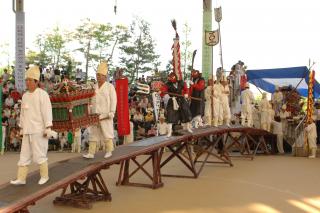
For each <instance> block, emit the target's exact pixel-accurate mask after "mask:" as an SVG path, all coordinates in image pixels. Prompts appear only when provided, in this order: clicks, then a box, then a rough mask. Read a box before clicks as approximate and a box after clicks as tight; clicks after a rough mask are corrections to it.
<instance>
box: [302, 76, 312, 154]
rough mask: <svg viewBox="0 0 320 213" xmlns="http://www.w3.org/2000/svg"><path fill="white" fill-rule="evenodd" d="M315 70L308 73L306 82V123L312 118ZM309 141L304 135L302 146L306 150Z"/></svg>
mask: <svg viewBox="0 0 320 213" xmlns="http://www.w3.org/2000/svg"><path fill="white" fill-rule="evenodd" d="M314 75H315V71H314V70H312V71H311V72H310V73H309V82H308V101H307V117H306V123H309V122H310V121H311V120H312V116H313V113H314V107H313V106H314V94H313V92H314V91H313V86H314V82H315V78H314ZM308 147H309V142H308V140H307V137H305V146H304V148H305V149H306V150H308Z"/></svg>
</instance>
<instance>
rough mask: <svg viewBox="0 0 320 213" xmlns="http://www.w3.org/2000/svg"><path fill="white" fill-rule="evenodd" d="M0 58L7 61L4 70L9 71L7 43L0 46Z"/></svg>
mask: <svg viewBox="0 0 320 213" xmlns="http://www.w3.org/2000/svg"><path fill="white" fill-rule="evenodd" d="M0 50H1V51H0V56H1V58H2V59H5V60H6V61H7V64H6V66H7V67H6V68H7V69H8V70H9V69H10V51H9V50H10V48H9V43H8V42H5V43H3V44H1V45H0Z"/></svg>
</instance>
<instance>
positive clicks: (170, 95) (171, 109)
mask: <svg viewBox="0 0 320 213" xmlns="http://www.w3.org/2000/svg"><path fill="white" fill-rule="evenodd" d="M160 95H161V97H163V98H164V99H166V100H167V104H166V112H167V115H166V121H167V123H168V134H167V136H168V137H170V136H171V135H172V125H173V124H178V123H179V122H181V124H184V126H185V127H186V129H187V130H188V131H189V132H192V130H191V123H190V121H191V120H192V115H191V111H190V108H189V104H188V102H187V100H186V98H188V89H187V86H186V84H185V83H184V82H183V81H182V80H177V75H176V74H175V73H173V72H171V73H170V74H169V76H168V81H167V83H166V84H164V85H163V86H162V88H161V90H160Z"/></svg>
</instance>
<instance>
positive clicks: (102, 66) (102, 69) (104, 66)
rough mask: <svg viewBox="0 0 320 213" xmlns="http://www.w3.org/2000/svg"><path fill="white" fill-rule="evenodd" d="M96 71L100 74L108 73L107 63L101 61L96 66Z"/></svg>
mask: <svg viewBox="0 0 320 213" xmlns="http://www.w3.org/2000/svg"><path fill="white" fill-rule="evenodd" d="M97 73H99V74H101V75H107V73H108V64H107V62H101V63H100V64H99V66H98V70H97Z"/></svg>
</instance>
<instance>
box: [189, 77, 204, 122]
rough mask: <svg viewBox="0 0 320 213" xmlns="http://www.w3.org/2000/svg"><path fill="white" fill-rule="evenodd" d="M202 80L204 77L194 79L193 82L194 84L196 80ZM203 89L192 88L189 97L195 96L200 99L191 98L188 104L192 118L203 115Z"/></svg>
mask: <svg viewBox="0 0 320 213" xmlns="http://www.w3.org/2000/svg"><path fill="white" fill-rule="evenodd" d="M200 80H203V81H204V79H203V78H202V77H200V78H197V79H194V80H193V83H194V84H196V83H197V82H198V81H200ZM204 90H205V89H203V90H201V91H198V90H195V89H193V90H192V94H191V97H195V98H200V99H201V101H199V100H194V99H191V104H190V110H191V113H192V118H194V117H196V116H198V115H201V117H202V116H203V115H204V107H205V102H204Z"/></svg>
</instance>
